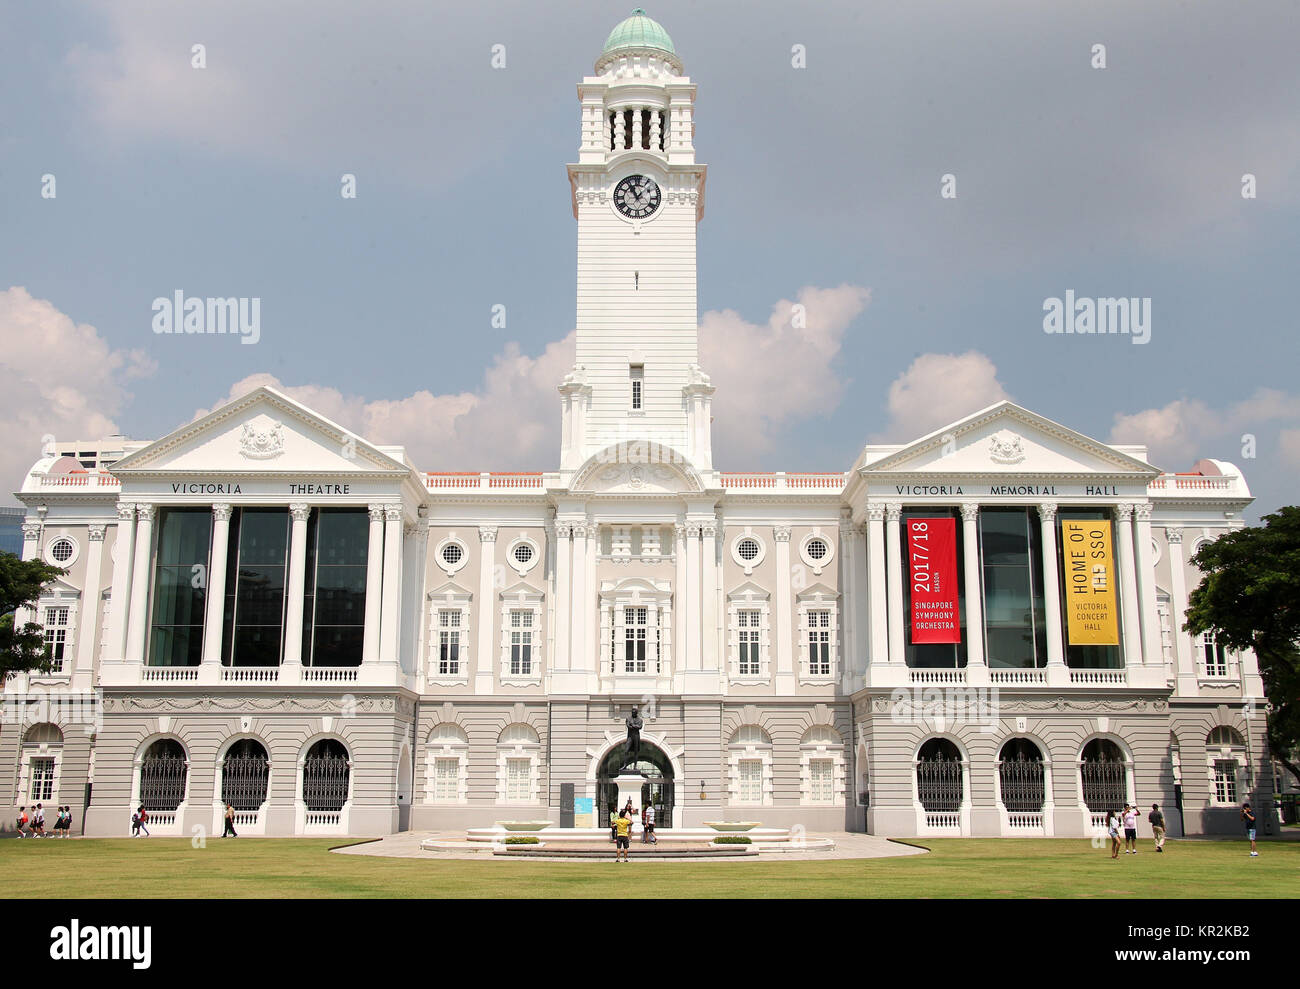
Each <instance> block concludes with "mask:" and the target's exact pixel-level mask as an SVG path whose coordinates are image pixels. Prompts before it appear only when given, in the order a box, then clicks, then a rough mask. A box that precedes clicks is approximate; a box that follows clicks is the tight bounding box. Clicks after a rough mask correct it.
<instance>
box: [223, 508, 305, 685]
mask: <svg viewBox="0 0 1300 989" xmlns="http://www.w3.org/2000/svg"><path fill="white" fill-rule="evenodd" d="M230 545H231V550H232V551H231V553H230V555H229V557H228V560H229V561H230V563H228V564H227V570H228V574H227V579H226V635H225V637H224V647H223V652H224V653H225V655H224V657H223V659H222V662H223V663H224V664H225V665H227V666H279V665H280V659H281V652H282V649H283V642H284V606H285V576H286V570H287V568H288V561H289V510H288V509H287V508H241V509H236V510H235V513H234V514H233V515H232V517H231V520H230Z"/></svg>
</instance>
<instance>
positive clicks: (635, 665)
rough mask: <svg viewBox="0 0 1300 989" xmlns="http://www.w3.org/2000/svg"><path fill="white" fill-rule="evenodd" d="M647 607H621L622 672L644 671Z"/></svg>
mask: <svg viewBox="0 0 1300 989" xmlns="http://www.w3.org/2000/svg"><path fill="white" fill-rule="evenodd" d="M649 611H650V609H649V608H624V609H623V650H624V651H623V672H624V673H644V672H645V669H646V666H645V652H646V631H647V625H646V622H647V621H648V618H649Z"/></svg>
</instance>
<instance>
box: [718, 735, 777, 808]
mask: <svg viewBox="0 0 1300 989" xmlns="http://www.w3.org/2000/svg"><path fill="white" fill-rule="evenodd" d="M727 761H728V762H729V763H730V768H731V774H730V775H731V787H730V790H731V803H733V804H742V805H750V806H757V805H760V804H770V803H771V802H772V738H771V736H770V735H768V733H767V732H766V731H764V730H763V728H762V727H761V726H760V725H741V726H740V727H739V728H737V729H736V730H735V732H734V733H733V734H732V736H731V743H730V745H728V752H727Z"/></svg>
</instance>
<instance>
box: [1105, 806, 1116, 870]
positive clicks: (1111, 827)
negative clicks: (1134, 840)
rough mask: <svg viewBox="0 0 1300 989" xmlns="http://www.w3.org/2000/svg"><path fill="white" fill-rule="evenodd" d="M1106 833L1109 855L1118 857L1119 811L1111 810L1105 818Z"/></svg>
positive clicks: (1114, 857)
mask: <svg viewBox="0 0 1300 989" xmlns="http://www.w3.org/2000/svg"><path fill="white" fill-rule="evenodd" d="M1106 833H1107V834H1109V835H1110V857H1111V858H1113V859H1117V858H1119V811H1117V810H1112V811H1111V812H1110V816H1109V817H1107V819H1106Z"/></svg>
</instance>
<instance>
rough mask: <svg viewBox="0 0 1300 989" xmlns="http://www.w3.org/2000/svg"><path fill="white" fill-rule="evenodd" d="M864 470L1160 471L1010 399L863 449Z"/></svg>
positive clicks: (886, 472)
mask: <svg viewBox="0 0 1300 989" xmlns="http://www.w3.org/2000/svg"><path fill="white" fill-rule="evenodd" d="M866 461H867V462H866V463H865V464H864V465H863V466H862V468H861V471H862V473H863V475H865V476H868V477H870V476H873V475H882V474H884V475H893V474H926V473H930V474H934V475H942V476H951V475H963V474H965V475H991V474H1013V475H1018V476H1024V475H1038V474H1044V475H1058V476H1079V475H1087V474H1102V475H1108V476H1115V475H1118V474H1131V475H1134V476H1135V477H1143V476H1155V475H1157V474H1159V473H1160V471H1159V470H1158V469H1157V468H1155V467H1153V466H1151V465H1150V464H1148V463H1147V462H1146V461H1143V460H1139V459H1138V458H1136V457H1133V456H1130V455H1129V454H1127V453H1125V452H1124V451H1122V450H1120V449H1118V448H1116V447H1113V446H1109V445H1108V444H1105V443H1102V442H1100V441H1098V440H1094V439H1092V438H1091V437H1088V436H1085V435H1084V434H1082V433H1078V432H1075V431H1074V430H1073V429H1069V428H1068V427H1066V426H1062V425H1060V424H1059V423H1056V422H1053V421H1052V420H1050V419H1047V418H1045V417H1043V416H1040V415H1038V414H1037V413H1034V412H1030V411H1029V410H1028V409H1024V408H1021V407H1020V406H1019V405H1016V404H1014V403H1012V402H999V403H997V404H996V405H991V406H989V407H988V408H987V409H983V410H981V411H979V412H976V413H975V414H973V415H971V416H967V417H966V418H965V419H959V420H958V421H957V422H954V423H951V424H949V425H947V426H944V427H943V428H941V429H937V430H935V431H934V432H933V433H929V434H928V435H926V436H923V437H921V438H920V439H918V440H916V441H914V442H912V443H909V444H907V445H905V446H902V447H899V448H897V449H894V450H886V451H879V452H878V453H876V455H875V457H874V459H873V457H872V451H870V450H869V451H868V454H867V458H866Z"/></svg>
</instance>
